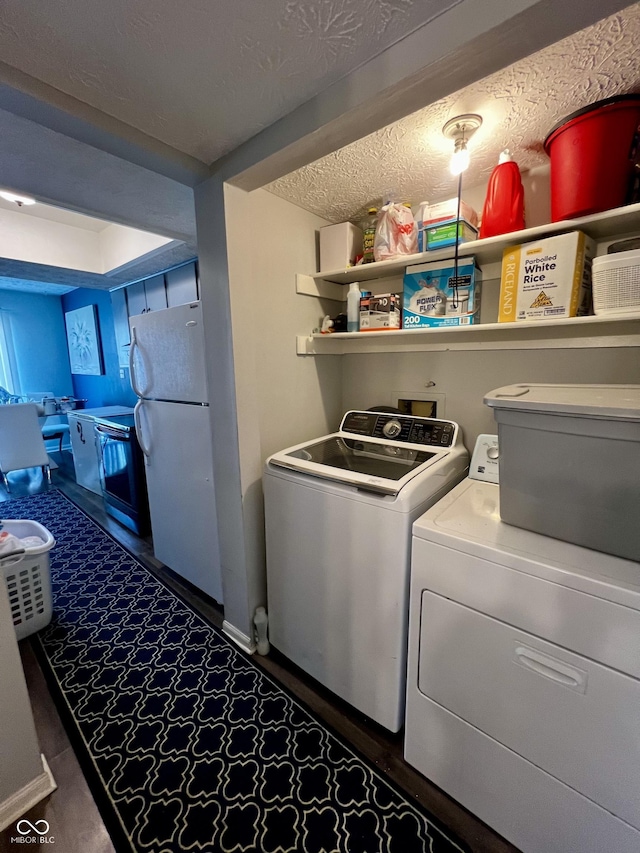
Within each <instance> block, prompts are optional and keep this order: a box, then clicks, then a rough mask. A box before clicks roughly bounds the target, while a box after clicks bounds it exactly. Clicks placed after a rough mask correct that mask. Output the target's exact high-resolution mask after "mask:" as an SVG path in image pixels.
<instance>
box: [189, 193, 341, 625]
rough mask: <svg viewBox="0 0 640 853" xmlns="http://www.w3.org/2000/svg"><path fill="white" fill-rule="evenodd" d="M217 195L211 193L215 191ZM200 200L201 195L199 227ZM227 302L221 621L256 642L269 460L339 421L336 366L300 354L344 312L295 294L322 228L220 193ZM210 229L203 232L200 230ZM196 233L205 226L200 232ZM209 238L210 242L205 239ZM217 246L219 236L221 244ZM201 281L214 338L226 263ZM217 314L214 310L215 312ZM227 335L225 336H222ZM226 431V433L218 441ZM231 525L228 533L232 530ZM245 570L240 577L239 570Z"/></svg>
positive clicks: (256, 198)
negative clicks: (234, 493) (233, 421)
mask: <svg viewBox="0 0 640 853" xmlns="http://www.w3.org/2000/svg"><path fill="white" fill-rule="evenodd" d="M211 192H213V191H212V190H211ZM203 198H204V196H203V194H202V193H200V192H199V193H197V196H196V199H197V210H198V221H199V223H200V221H201V220H200V211H201V210H204V208H203V204H204V202H203ZM224 204H225V220H226V222H225V227H226V254H227V257H228V286H229V302H230V311H231V319H232V327H233V340H232V343H231V347H232V358H233V389H230V388H229V375H228V374H227V372H226V370H225V369H223V363H224V360H225V359H226V358H228V355H229V354H228V353H223V352H222V350H221V347H222V342H221V341H218V343H217V344H216V347H217V348H219V349H220V358H219V359H218V360H216V362H211V361H210V371H211V374H210V381H211V384H212V399H213V400H214V401H219V399H220V398H221V397H222V396H224V397H225V399H226V400H227V401H228V403H229V404H231V397H232V398H233V403H232V405H234V406H235V410H236V412H237V434H236V436H229V435H228V433H225V431H224V430H225V428H224V426H220V427H219V428H216V425H215V423H214V430H213V434H214V457H215V459H216V460H217V462H216V485H217V489H218V494H219V496H220V498H221V502H222V508H221V512H220V513H219V527H220V535H221V543H222V544H221V548H222V552H223V587H224V606H225V621H226V622H228V623H230V624H231V625H233V626H234V628H235V629H236V630H238V631H240V632H241V633H242V634H245V635H250V633H251V618H252V616H253V613H254V611H255V608H256V607H257V606H258V605H260V604H266V585H265V571H264V511H263V503H262V469H263V465H264V461H265V459H266V457H267V456H268V455H269V454H270V453H273V452H275V451H276V450H282V449H283V448H284V447H286V446H288V445H290V444H294V443H296V442H299V441H303V440H304V439H305V438H312V437H314V436H317V435H322V434H324V433H326V432H329V431H330V430H332V429H334V428H335V427H336V425H337V422H338V420H339V417H340V374H341V366H340V361H339V359H336V358H332V357H330V358H328V359H326V360H324V362H323V363H319V362H318V363H315V362H314V361H313V360H312V359H300V358H298V357H297V356H296V352H295V334H294V332H293V330H294V329H304V330H308V331H311V329H313V328H314V327H315V326H317V325H318V324H319V321H320V317H321V316H322V313H323V312H329V313H332V314H335V313H337V311H338V310H340V305H339V304H337V303H331V302H328V303H326V304H324V305H320V304H319V303H318V301H317V300H315V299H312V298H309V297H305V296H299V295H297V294H296V292H295V275H296V273H297V272H308V273H309V272H315V270H316V263H317V236H316V234H317V229H318V228H320V227H321V226H322V225H325V224H326V222H325V221H324V220H322V219H320V218H319V217H317V216H314V215H312V214H309V213H307V212H305V211H303V210H300V209H299V208H296V207H294V206H293V205H291V204H289V203H288V202H285V201H283V200H282V199H279V198H277V197H275V196H273V195H271V194H270V193H267V192H265V191H264V190H257V191H255V192H253V193H246V192H244V191H243V190H240V189H237V188H234V187H230V186H226V187H225V189H224ZM204 227H206V226H203V228H204ZM199 228H200V225H199ZM209 236H210V237H211V236H212V235H211V234H209ZM217 239H218V240H219V239H220V235H219V234H218V235H217ZM200 274H201V278H202V279H203V281H204V282H205V284H204V285H203V287H202V303H203V309H204V312H205V324H206V326H207V335H208V336H210V335H213V336H215V335H216V328H215V327H216V324H217V323H219V318H218V320H216V310H221V309H222V301H223V297H222V295H221V293H220V291H219V290H218V289H217V288H216V287H213V288H212V287H208V286H207V284H206V282H207V281H211V282H212V281H213V280H214V279H216V280H217V281H218V282H220V280H221V276H222V275H223V271H222V263H221V259H220V255H219V254H217V253H213V254H212V255H210V254H209V253H208V252H206V251H205V252H204V253H201V254H200ZM214 306H215V307H214ZM225 331H226V330H225ZM221 430H222V433H221ZM224 434H227V438H228V440H234V439H235V441H237V443H238V448H239V471H237V472H236V471H232V470H230V468H229V464H228V456H229V446H228V445H227V446H225V443H224V439H223V435H224ZM237 478H239V483H240V490H241V502H242V516H243V528H244V534H243V536H242V537H240V538H238V537H237V536H236V537H235V539H234V541H231V537H230V536H229V535H228V534H229V531H230V529H232V526H233V523H234V522H233V520H232V519H230V518H229V515H228V513H229V507H228V506H225V494H228V493H229V490H230V489H231V488H232V487H233V485H234V484H235V483H237V481H238V480H237ZM229 525H231V527H229ZM240 558H242V559H243V560H244V561H245V574H244V577H242V576H240V575H239V574H238V573H237V572H236V571H235V569H234V568H233V566H235V565H237V560H239V559H240Z"/></svg>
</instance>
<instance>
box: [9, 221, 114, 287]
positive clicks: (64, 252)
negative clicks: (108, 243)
mask: <svg viewBox="0 0 640 853" xmlns="http://www.w3.org/2000/svg"><path fill="white" fill-rule="evenodd" d="M0 257H2V258H11V259H12V260H18V261H28V262H29V263H33V264H45V265H47V266H52V267H65V268H66V269H71V270H84V271H85V272H95V273H101V272H102V268H101V259H100V242H99V235H98V233H97V232H95V231H89V230H86V229H84V228H74V227H73V226H72V225H65V224H63V223H61V222H52V221H51V220H49V219H39V218H38V217H36V216H26V215H21V214H20V213H19V212H16V213H13V212H11V211H8V210H3V209H0Z"/></svg>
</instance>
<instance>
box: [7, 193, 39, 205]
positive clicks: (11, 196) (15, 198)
mask: <svg viewBox="0 0 640 853" xmlns="http://www.w3.org/2000/svg"><path fill="white" fill-rule="evenodd" d="M0 198H3V199H4V200H5V201H12V202H14V204H17V205H18V207H22V205H23V204H27V205H28V204H35V203H36V200H35V198H31V196H28V195H18V194H17V193H12V192H9V191H8V190H0Z"/></svg>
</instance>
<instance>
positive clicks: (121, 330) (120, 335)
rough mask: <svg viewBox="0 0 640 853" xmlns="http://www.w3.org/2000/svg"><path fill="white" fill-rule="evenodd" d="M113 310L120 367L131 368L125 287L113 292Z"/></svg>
mask: <svg viewBox="0 0 640 853" xmlns="http://www.w3.org/2000/svg"><path fill="white" fill-rule="evenodd" d="M111 309H112V311H113V324H114V327H115V333H116V346H117V347H118V365H119V366H120V367H128V366H129V343H130V340H131V339H130V336H129V315H128V313H127V297H126V294H125V289H124V288H123V287H121V288H120V290H113V291H111Z"/></svg>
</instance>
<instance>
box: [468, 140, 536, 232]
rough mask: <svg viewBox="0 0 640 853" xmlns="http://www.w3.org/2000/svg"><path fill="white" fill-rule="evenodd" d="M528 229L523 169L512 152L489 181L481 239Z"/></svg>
mask: <svg viewBox="0 0 640 853" xmlns="http://www.w3.org/2000/svg"><path fill="white" fill-rule="evenodd" d="M524 227H525V225H524V188H523V186H522V178H521V177H520V169H519V168H518V164H517V163H516V162H515V161H514V159H513V157H512V156H511V154H510V152H509V150H508V149H505V150H504V151H503V152H502V153H501V154H500V160H499V162H498V165H497V166H496V167H495V169H494V170H493V172H492V173H491V177H490V178H489V185H488V187H487V195H486V198H485V201H484V208H483V210H482V224H481V225H480V235H479V236H480V239H481V240H482V239H483V238H484V237H496V236H497V235H498V234H508V233H509V232H510V231H521V230H522V229H523V228H524Z"/></svg>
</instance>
